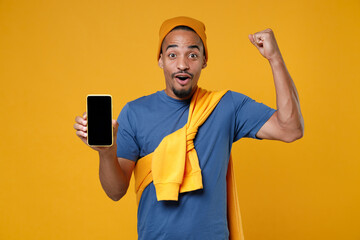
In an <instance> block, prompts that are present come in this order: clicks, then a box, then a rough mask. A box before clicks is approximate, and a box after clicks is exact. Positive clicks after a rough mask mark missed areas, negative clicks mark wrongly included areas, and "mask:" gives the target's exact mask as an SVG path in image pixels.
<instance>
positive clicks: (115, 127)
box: [112, 119, 119, 137]
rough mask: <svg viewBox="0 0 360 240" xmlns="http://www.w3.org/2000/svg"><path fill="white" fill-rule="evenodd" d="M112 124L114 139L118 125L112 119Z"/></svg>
mask: <svg viewBox="0 0 360 240" xmlns="http://www.w3.org/2000/svg"><path fill="white" fill-rule="evenodd" d="M112 124H113V128H114V130H113V131H114V136H115V137H116V135H117V131H118V128H119V123H118V122H117V121H116V120H114V119H113V121H112Z"/></svg>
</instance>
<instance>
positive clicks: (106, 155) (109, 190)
mask: <svg viewBox="0 0 360 240" xmlns="http://www.w3.org/2000/svg"><path fill="white" fill-rule="evenodd" d="M75 122H76V123H75V124H74V128H75V130H76V135H77V136H78V137H79V138H80V139H81V140H82V141H83V142H84V143H85V144H86V145H87V115H86V113H84V114H83V116H82V117H80V116H77V117H76V118H75ZM113 128H114V144H113V145H112V146H111V147H92V149H94V150H96V151H98V153H99V159H100V166H99V177H100V182H101V186H102V188H103V189H104V191H105V193H106V194H107V195H108V197H109V198H111V199H112V200H114V201H118V200H120V199H121V198H122V197H123V196H124V195H125V193H126V192H127V189H128V187H129V182H130V178H131V174H132V172H133V169H134V167H135V162H133V161H130V160H128V159H125V158H117V156H116V133H117V128H118V123H117V122H116V120H113Z"/></svg>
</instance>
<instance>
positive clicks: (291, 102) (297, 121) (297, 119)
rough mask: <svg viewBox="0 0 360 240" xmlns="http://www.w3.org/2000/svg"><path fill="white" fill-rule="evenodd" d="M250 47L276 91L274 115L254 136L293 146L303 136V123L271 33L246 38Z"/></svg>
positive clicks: (289, 79)
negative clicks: (262, 61)
mask: <svg viewBox="0 0 360 240" xmlns="http://www.w3.org/2000/svg"><path fill="white" fill-rule="evenodd" d="M249 39H250V41H251V43H252V44H253V45H254V46H255V47H256V48H257V49H258V50H259V52H260V53H261V55H262V56H263V57H265V58H266V59H267V60H268V61H269V63H270V66H271V70H272V73H273V78H274V83H275V89H276V105H277V111H276V112H275V113H274V114H273V116H272V117H270V119H269V120H268V121H267V122H266V123H265V124H264V125H263V127H262V128H261V129H260V130H259V131H258V133H257V134H256V136H257V137H259V138H263V139H273V140H280V141H284V142H293V141H295V140H297V139H299V138H301V137H302V136H303V134H304V120H303V117H302V114H301V110H300V102H299V96H298V93H297V90H296V87H295V84H294V82H293V80H292V79H291V76H290V74H289V72H288V70H287V69H286V66H285V62H284V59H283V58H282V56H281V53H280V50H279V47H278V45H277V42H276V39H275V36H274V33H273V31H272V30H271V29H266V30H264V31H261V32H257V33H255V34H250V35H249Z"/></svg>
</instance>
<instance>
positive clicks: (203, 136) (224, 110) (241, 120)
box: [117, 91, 275, 240]
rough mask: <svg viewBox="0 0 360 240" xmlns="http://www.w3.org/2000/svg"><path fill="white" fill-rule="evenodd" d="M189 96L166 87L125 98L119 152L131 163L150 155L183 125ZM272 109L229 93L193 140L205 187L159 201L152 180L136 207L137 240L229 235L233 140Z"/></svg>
mask: <svg viewBox="0 0 360 240" xmlns="http://www.w3.org/2000/svg"><path fill="white" fill-rule="evenodd" d="M189 105H190V100H185V101H181V100H176V99H173V98H171V97H169V96H167V95H166V93H165V92H164V91H159V92H156V93H154V94H152V95H149V96H145V97H141V98H139V99H137V100H135V101H132V102H129V103H128V104H126V105H125V107H124V108H123V109H122V111H121V113H120V115H119V118H118V122H119V129H118V135H117V156H118V157H121V158H126V159H129V160H132V161H137V160H138V159H140V158H141V157H144V156H146V155H147V154H149V153H152V152H153V151H154V150H155V149H156V147H157V146H158V145H159V144H160V142H161V140H162V139H163V138H164V137H165V136H167V135H169V134H171V133H173V132H174V131H176V130H178V129H180V128H182V127H183V126H184V125H185V124H186V122H187V118H188V110H189ZM274 112H275V110H274V109H272V108H269V107H268V106H266V105H264V104H262V103H257V102H255V101H254V100H252V99H251V98H249V97H247V96H245V95H243V94H240V93H236V92H231V91H229V92H227V93H226V94H225V95H224V96H223V98H222V99H221V100H220V102H219V103H218V105H217V106H216V108H215V109H214V111H213V112H212V113H211V115H210V116H209V117H208V119H207V120H206V122H205V123H204V124H203V125H202V126H201V127H200V128H199V130H198V133H197V135H196V137H195V140H194V145H195V149H196V152H197V155H198V158H199V164H200V168H201V171H202V178H203V189H201V190H197V191H194V192H188V193H181V194H180V195H179V200H178V201H157V199H156V193H155V188H154V185H153V183H151V184H150V185H149V186H148V187H147V188H146V189H145V190H144V192H143V194H142V197H141V200H140V203H139V207H138V236H139V239H140V240H143V239H144V240H145V239H146V240H153V239H154V240H161V239H171V240H176V239H189V240H191V239H194V240H195V239H196V240H198V239H206V240H211V239H214V240H220V239H228V238H229V232H228V226H227V206H226V173H227V167H228V162H229V157H230V152H231V147H232V144H233V142H235V141H237V140H239V139H240V138H243V137H250V138H256V136H255V135H256V133H257V132H258V131H259V129H260V128H261V127H262V126H263V124H264V123H265V122H266V121H267V120H268V119H269V118H270V117H271V115H272V114H273V113H274Z"/></svg>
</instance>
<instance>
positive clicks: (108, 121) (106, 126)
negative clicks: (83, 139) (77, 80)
mask: <svg viewBox="0 0 360 240" xmlns="http://www.w3.org/2000/svg"><path fill="white" fill-rule="evenodd" d="M86 111H87V121H88V125H87V142H88V144H89V146H101V147H107V146H112V144H113V126H112V97H111V95H109V94H89V95H87V96H86Z"/></svg>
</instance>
